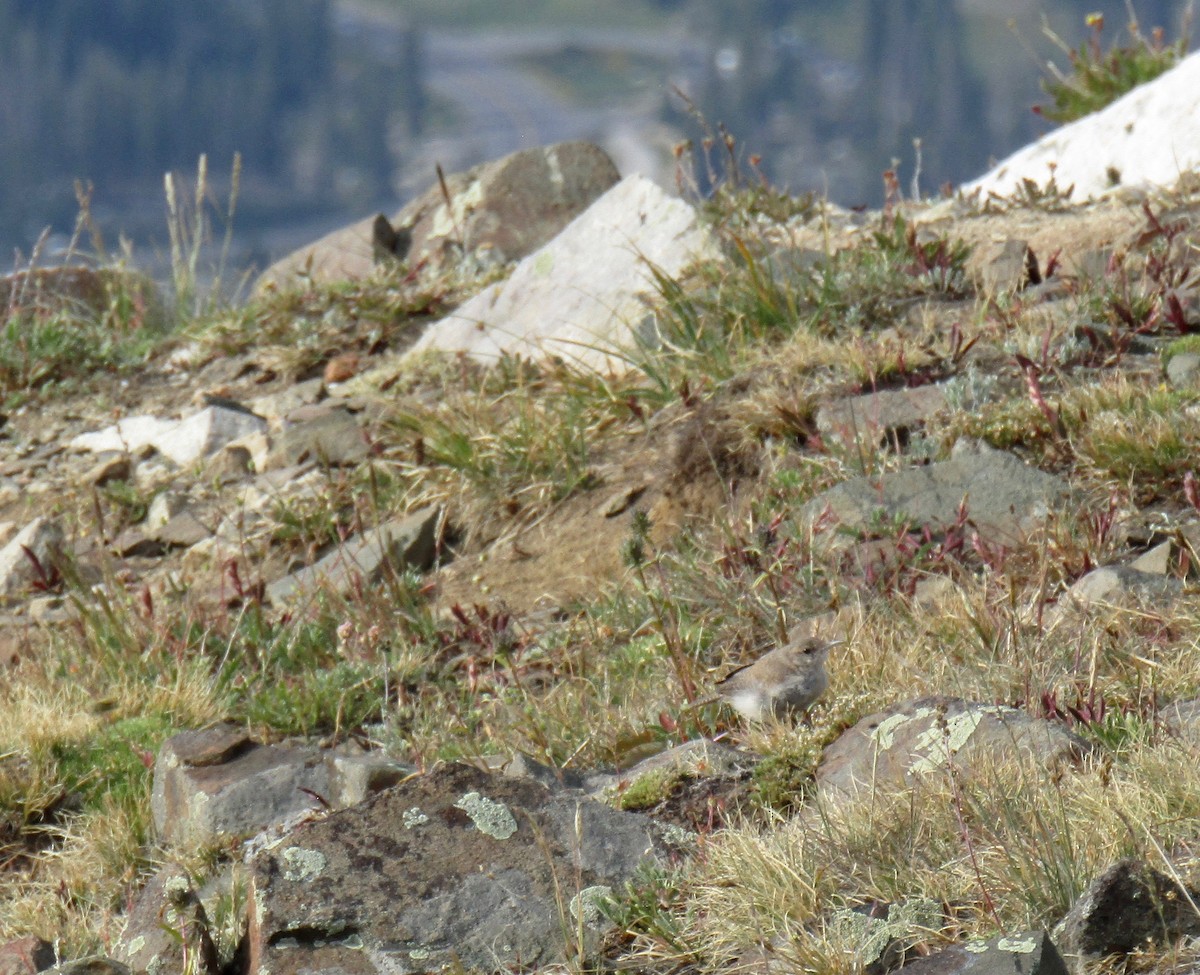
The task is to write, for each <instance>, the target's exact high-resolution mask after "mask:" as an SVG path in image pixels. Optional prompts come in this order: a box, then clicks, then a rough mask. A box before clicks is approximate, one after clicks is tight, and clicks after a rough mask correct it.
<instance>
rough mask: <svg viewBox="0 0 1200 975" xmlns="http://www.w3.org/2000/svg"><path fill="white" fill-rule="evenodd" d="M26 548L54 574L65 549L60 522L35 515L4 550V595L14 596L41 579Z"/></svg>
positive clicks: (0, 580)
mask: <svg viewBox="0 0 1200 975" xmlns="http://www.w3.org/2000/svg"><path fill="white" fill-rule="evenodd" d="M26 549H28V550H29V552H32V553H33V555H34V558H35V559H36V560H37V563H38V565H40V566H41V568H42V571H43V572H45V573H47V574H53V572H54V571H55V563H56V562H57V560H58V559H59V558H60V557H61V554H62V549H63V533H62V529H61V528H59V527H58V523H57V522H55V521H52V520H51V519H49V518H34V519H33V521H31V522H30V523H29V524H28V525H26V526H25V527H24V528H22V529H21V530H20V531H19V532H17V534H16V535H14V536H13V538H12V540H11V541H10V542H9V543H8V544H7V545H5V546H4V548H2V549H0V596H12V595H14V594H16V593H18V592H19V591H20V590H23V589H25V588H26V587H28V586H29V585H30V584H31V583H33V582H35V581H37V580H38V577H39V575H40V573H39V572H38V570H37V567H36V566H35V565H34V562H33V559H30V557H29V554H28V552H26Z"/></svg>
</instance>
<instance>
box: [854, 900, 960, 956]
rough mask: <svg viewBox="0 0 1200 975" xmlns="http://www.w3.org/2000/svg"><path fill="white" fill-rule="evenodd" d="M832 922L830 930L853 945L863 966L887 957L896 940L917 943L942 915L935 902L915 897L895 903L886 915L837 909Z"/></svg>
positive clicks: (934, 928)
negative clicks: (888, 949) (875, 915)
mask: <svg viewBox="0 0 1200 975" xmlns="http://www.w3.org/2000/svg"><path fill="white" fill-rule="evenodd" d="M831 921H832V923H831V925H830V930H831V931H832V932H834V933H835V935H836V936H837V937H838V938H839V940H841V941H842V942H843V943H845V944H847V945H849V946H852V947H853V949H854V953H855V956H856V957H857V959H858V960H859V961H860V962H861V963H862V964H863V965H870V964H871V963H872V962H875V961H877V960H879V958H881V957H882V956H883V953H884V951H885V950H886V949H887V946H888V945H889V944H891V943H892V942H893V941H896V940H900V941H903V942H908V943H916V942H917V941H919V940H921V939H922V938H923V937H924V936H925V935H926V934H927V933H928V932H930V931H936V930H938V928H940V927H941V914H940V908H939V905H938V904H937V903H935V902H934V901H931V900H927V899H925V898H923V897H913V898H907V899H905V900H902V901H900V902H898V903H896V904H893V905H892V906H891V909H890V910H889V911H888V916H887V917H886V918H881V917H869V916H868V915H866V914H861V913H859V912H857V911H850V910H842V911H837V912H835V913H834V915H833V917H832V919H831Z"/></svg>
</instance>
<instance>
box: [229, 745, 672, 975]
mask: <svg viewBox="0 0 1200 975" xmlns="http://www.w3.org/2000/svg"><path fill="white" fill-rule="evenodd" d="M677 832H678V831H677ZM662 835H663V830H662V829H661V828H660V827H658V825H657V824H655V823H654V822H652V821H651V820H649V819H647V818H645V817H643V816H639V815H636V814H632V813H624V812H620V811H618V810H615V809H611V808H609V807H607V806H605V805H602V804H601V803H598V802H595V801H593V800H591V799H588V798H586V797H584V796H582V795H581V794H579V793H577V792H574V791H571V790H553V791H552V790H547V789H546V788H545V787H543V786H541V785H539V784H538V783H536V782H533V781H530V780H527V779H512V778H504V777H501V776H491V775H488V774H487V773H485V772H481V771H479V770H477V769H473V768H469V767H467V766H450V767H444V768H441V769H439V770H437V771H435V772H433V773H431V774H429V775H427V776H423V777H420V778H414V779H410V780H409V781H406V782H404V783H402V784H400V785H398V786H396V787H394V788H392V789H389V790H388V791H386V792H383V793H381V794H379V795H377V796H375V797H373V798H372V799H370V800H369V801H368V802H366V803H363V804H362V805H360V806H356V807H354V808H353V809H348V810H345V811H343V812H340V813H334V814H332V815H330V816H329V817H328V818H326V819H324V820H320V821H316V822H311V823H307V824H305V825H303V826H301V827H300V828H298V829H296V830H295V831H293V832H292V833H290V834H289V835H288V836H286V837H285V838H284V839H282V841H280V842H278V843H276V844H275V845H274V846H272V847H271V848H270V849H268V850H265V851H263V852H261V853H259V854H258V855H257V856H256V857H255V858H254V860H253V862H252V864H251V866H252V896H251V898H250V899H251V904H252V907H251V920H250V930H249V935H248V938H249V945H250V954H249V970H250V971H254V972H259V973H261V975H282V973H299V972H302V971H334V970H337V971H344V972H348V973H350V972H353V973H368V972H369V973H392V972H425V971H438V970H440V969H442V968H443V967H445V966H461V967H462V968H464V969H466V970H469V971H477V970H480V971H494V970H510V969H513V968H521V969H528V968H534V967H536V966H539V965H547V964H553V963H556V962H563V961H565V960H566V959H567V958H568V956H569V954H570V953H571V951H573V950H576V949H577V948H578V945H574V946H572V945H571V944H569V942H570V941H571V940H573V939H575V938H576V936H577V935H579V934H582V936H583V938H584V941H585V946H584V947H587V946H588V945H590V944H592V943H594V939H595V935H596V933H597V931H598V930H600V929H602V927H603V925H604V924H605V921H604V918H603V916H602V914H601V913H600V912H599V911H598V910H597V909H596V900H597V898H598V897H599V896H601V895H602V894H604V893H605V892H606V891H611V890H614V889H617V888H619V887H620V886H621V885H622V884H623V883H624V882H625V881H626V880H628V879H630V878H631V877H632V876H633V874H634V871H635V870H636V869H637V867H638V866H639V865H640V864H642V863H644V862H646V861H647V860H652V859H654V858H664V857H666V856H667V855H668V854H669V852H670V847H669V846H668V845H667V843H666V842H665V841H664V840H663V838H662Z"/></svg>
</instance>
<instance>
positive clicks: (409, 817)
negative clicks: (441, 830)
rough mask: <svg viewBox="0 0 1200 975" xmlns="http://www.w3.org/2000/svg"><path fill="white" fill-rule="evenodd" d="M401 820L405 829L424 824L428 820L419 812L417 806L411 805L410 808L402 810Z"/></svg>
mask: <svg viewBox="0 0 1200 975" xmlns="http://www.w3.org/2000/svg"><path fill="white" fill-rule="evenodd" d="M402 822H403V823H404V828H405V829H415V828H416V827H417V826H424V825H425V824H426V823H427V822H429V817H428V816H426V815H425V814H424V813H423V812H421V810H420V808H419V807H417V806H413V807H412V809H406V810H404V816H403V817H402Z"/></svg>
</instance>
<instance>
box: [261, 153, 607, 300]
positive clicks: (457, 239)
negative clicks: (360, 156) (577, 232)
mask: <svg viewBox="0 0 1200 975" xmlns="http://www.w3.org/2000/svg"><path fill="white" fill-rule="evenodd" d="M430 176H431V177H432V176H433V174H432V173H431V174H430ZM619 178H620V174H619V173H618V172H617V168H616V167H615V166H614V165H613V163H612V160H611V159H609V158H608V156H607V155H605V153H604V151H603V150H602V149H600V148H599V147H598V146H595V145H592V144H591V143H588V142H561V143H558V144H556V145H552V146H545V147H538V148H535V149H523V150H521V151H520V152H515V153H513V154H512V155H509V156H505V157H504V158H503V159H499V160H495V161H493V162H487V163H483V164H481V165H479V166H475V167H474V168H472V169H469V170H467V171H466V172H465V173H455V174H453V175H451V176H448V177H446V181H445V183H446V192H445V193H443V191H442V187H441V184H440V183H439V182H433V183H432V184H431V185H430V187H429V189H428V190H426V192H425V193H424V194H422V195H421V196H420V197H418V198H417V199H415V200H413V201H412V202H410V203H409V204H408V205H407V206H405V207H404V209H402V210H401V211H400V212H399V213H397V214H395V216H393V217H392V218H390V219H387V218H385V221H384V223H385V224H386V225H387V227H388V229H389V230H391V232H392V233H393V234H394V235H395V239H399V238H403V239H404V240H405V247H404V253H403V255H400V254H397V257H403V259H404V260H405V261H407V263H408V264H409V266H410V267H415V266H417V265H419V264H422V263H423V264H424V266H425V268H426V269H427V270H429V271H436V270H440V269H441V268H444V267H446V266H447V265H452V264H454V263H455V262H457V261H459V260H461V259H462V257H464V256H473V257H476V258H479V257H482V256H484V255H487V256H488V258H489V259H490V260H492V261H494V262H499V263H503V262H506V261H518V260H520V259H521V258H523V257H525V255H527V254H530V253H532V252H533V251H534V250H536V249H537V248H538V247H540V246H542V244H544V243H546V241H548V240H550V238H552V237H553V236H554V235H555V234H557V233H558V232H559V231H560V230H562V228H563V227H565V226H566V225H567V224H568V223H570V222H571V220H572V219H574V217H576V216H577V215H578V214H580V213H582V212H583V211H584V210H585V209H586V208H587V207H588V205H589V204H591V203H592V201H593V200H595V199H596V198H597V197H599V196H600V195H601V194H602V193H604V192H605V190H607V189H608V188H609V187H610V186H612V185H613V184H614V183H616V182H617V180H618V179H619ZM447 196H448V197H449V201H448V202H447ZM382 227H383V225H382V224H379V221H378V217H367V218H365V219H363V220H360V221H358V222H357V223H354V224H351V225H350V226H349V227H345V228H343V229H341V230H337V231H334V232H333V233H332V234H328V235H327V236H325V237H322V238H321V239H320V240H318V241H316V242H315V243H313V244H310V245H308V246H307V247H303V248H301V249H300V250H298V251H296V252H295V253H293V254H290V255H289V256H287V257H285V258H283V259H282V260H279V261H277V262H275V263H274V264H272V265H271V267H269V268H268V269H267V270H266V272H265V273H264V274H263V275H262V277H261V278H259V281H258V285H257V287H258V288H259V289H262V288H263V287H266V286H268V285H271V286H274V287H278V288H290V287H295V286H296V285H298V284H299V283H300V282H301V280H302V279H303V278H309V279H311V280H313V281H315V282H316V283H318V284H326V283H329V282H333V281H345V280H354V279H356V278H364V277H367V276H368V275H369V274H371V272H372V271H373V270H374V268H375V264H376V259H377V256H378V255H377V252H378V250H379V245H380V244H383V243H385V242H384V241H382V240H381V239H380V238H381V236H382V235H381V234H380V233H379V230H381V229H382ZM384 249H390V250H392V251H395V250H396V247H395V244H394V243H393V246H392V247H391V248H386V247H385V248H384Z"/></svg>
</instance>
